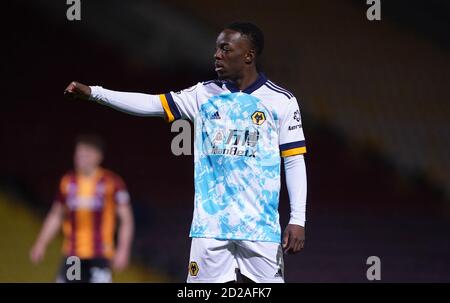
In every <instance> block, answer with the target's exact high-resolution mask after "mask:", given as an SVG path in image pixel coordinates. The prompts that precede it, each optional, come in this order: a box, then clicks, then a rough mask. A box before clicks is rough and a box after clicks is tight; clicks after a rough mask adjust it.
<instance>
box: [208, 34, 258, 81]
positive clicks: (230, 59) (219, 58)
mask: <svg viewBox="0 0 450 303" xmlns="http://www.w3.org/2000/svg"><path fill="white" fill-rule="evenodd" d="M252 52H253V51H252V50H251V44H250V41H249V40H248V39H247V38H246V37H245V36H242V34H241V33H240V32H236V31H233V30H229V29H226V30H224V31H222V32H221V33H220V34H219V36H218V37H217V41H216V52H215V54H214V59H215V64H214V65H215V70H216V73H217V75H218V77H219V79H221V80H235V79H236V78H238V77H239V76H241V75H242V72H243V70H244V68H245V66H246V65H248V64H249V63H251V61H252V58H253V57H252V55H251V53H252Z"/></svg>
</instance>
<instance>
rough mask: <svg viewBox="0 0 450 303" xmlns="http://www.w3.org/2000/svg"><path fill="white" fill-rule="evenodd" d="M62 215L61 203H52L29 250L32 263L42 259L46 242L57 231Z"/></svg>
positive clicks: (48, 241)
mask: <svg viewBox="0 0 450 303" xmlns="http://www.w3.org/2000/svg"><path fill="white" fill-rule="evenodd" d="M63 215H64V207H63V205H62V204H61V203H57V202H55V203H53V206H52V208H51V210H50V212H49V213H48V215H47V217H46V218H45V221H44V225H43V226H42V229H41V231H40V233H39V236H38V238H37V240H36V242H35V244H34V245H33V248H32V249H31V251H30V259H31V262H33V263H35V264H36V263H39V262H40V261H42V259H43V258H44V255H45V250H46V248H47V245H48V243H50V241H51V240H52V239H53V238H54V237H55V235H56V234H57V232H58V231H59V229H60V227H61V223H62V219H63Z"/></svg>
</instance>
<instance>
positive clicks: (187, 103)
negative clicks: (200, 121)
mask: <svg viewBox="0 0 450 303" xmlns="http://www.w3.org/2000/svg"><path fill="white" fill-rule="evenodd" d="M201 85H202V84H201V83H197V84H196V85H194V86H191V87H189V88H186V89H183V90H181V91H178V92H170V93H167V94H162V95H159V98H160V100H161V104H162V106H163V108H164V113H165V116H166V120H167V121H168V122H172V121H175V120H178V119H188V120H191V121H193V120H194V117H195V115H196V114H197V112H198V106H197V95H198V90H199V88H200V86H201Z"/></svg>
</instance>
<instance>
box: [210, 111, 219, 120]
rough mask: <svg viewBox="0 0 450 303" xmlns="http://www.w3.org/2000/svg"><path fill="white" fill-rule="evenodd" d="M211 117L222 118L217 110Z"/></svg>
mask: <svg viewBox="0 0 450 303" xmlns="http://www.w3.org/2000/svg"><path fill="white" fill-rule="evenodd" d="M211 119H220V115H219V112H218V111H216V112H215V113H214V114H213V115H212V116H211Z"/></svg>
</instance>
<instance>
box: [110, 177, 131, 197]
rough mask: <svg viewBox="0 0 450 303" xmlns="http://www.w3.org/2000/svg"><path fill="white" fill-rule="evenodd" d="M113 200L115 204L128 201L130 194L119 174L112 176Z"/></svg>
mask: <svg viewBox="0 0 450 303" xmlns="http://www.w3.org/2000/svg"><path fill="white" fill-rule="evenodd" d="M114 201H115V202H116V203H117V204H128V203H130V194H129V193H128V189H127V186H126V184H125V182H124V181H123V179H122V178H121V177H119V176H115V177H114Z"/></svg>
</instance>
